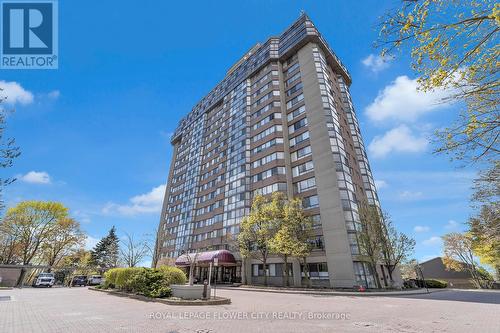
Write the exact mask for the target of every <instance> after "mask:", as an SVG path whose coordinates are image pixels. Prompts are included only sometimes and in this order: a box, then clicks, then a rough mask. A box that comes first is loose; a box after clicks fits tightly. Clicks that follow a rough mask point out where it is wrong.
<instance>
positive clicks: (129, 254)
mask: <svg viewBox="0 0 500 333" xmlns="http://www.w3.org/2000/svg"><path fill="white" fill-rule="evenodd" d="M121 244H122V245H121V247H120V257H121V261H122V262H123V263H124V264H125V265H126V266H127V267H135V266H137V265H138V264H140V263H141V262H142V260H143V259H144V258H146V257H147V256H148V253H149V252H150V248H149V246H148V243H147V241H145V240H139V241H136V240H134V236H133V235H130V234H128V233H125V240H122V242H121Z"/></svg>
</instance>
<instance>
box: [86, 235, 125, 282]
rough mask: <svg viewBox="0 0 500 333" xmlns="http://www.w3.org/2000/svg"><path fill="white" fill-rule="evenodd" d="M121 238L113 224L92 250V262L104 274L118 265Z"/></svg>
mask: <svg viewBox="0 0 500 333" xmlns="http://www.w3.org/2000/svg"><path fill="white" fill-rule="evenodd" d="M118 252H119V240H118V236H116V228H115V227H114V226H113V227H112V228H111V229H110V230H109V232H108V235H107V236H106V237H104V238H102V239H101V240H100V241H99V242H98V243H97V244H96V246H95V247H94V248H93V249H92V251H91V264H92V265H93V266H94V267H96V268H97V269H98V270H99V272H100V273H101V274H102V273H103V272H105V271H107V270H108V269H110V268H115V267H117V266H118Z"/></svg>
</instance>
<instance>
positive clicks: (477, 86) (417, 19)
mask: <svg viewBox="0 0 500 333" xmlns="http://www.w3.org/2000/svg"><path fill="white" fill-rule="evenodd" d="M401 3H402V4H401V7H400V8H398V9H395V10H392V11H389V12H388V13H387V14H386V15H385V16H384V17H383V18H382V21H381V25H380V30H381V31H380V38H379V40H378V41H377V43H376V44H377V46H379V47H382V48H383V50H382V54H383V55H385V54H386V53H391V52H392V51H394V50H402V51H409V52H410V54H411V58H412V67H413V69H414V70H415V71H416V73H417V75H419V87H420V89H421V90H423V91H432V90H435V89H447V90H448V91H450V92H452V93H451V95H450V97H449V98H447V99H446V100H445V101H448V102H450V101H458V102H462V104H461V105H465V106H466V107H465V110H464V111H463V112H462V113H461V114H460V116H459V117H457V118H458V119H457V120H456V122H455V123H454V124H451V125H450V126H449V127H447V128H444V129H443V130H439V131H438V132H437V138H438V140H439V142H440V146H439V148H438V149H437V152H445V153H451V154H452V155H453V156H455V157H456V158H458V159H466V160H472V161H478V160H484V159H489V158H491V159H497V157H498V153H499V151H500V147H499V146H498V143H499V138H500V136H499V134H498V133H499V129H498V127H499V124H500V112H499V109H498V103H499V101H500V98H499V86H500V83H499V80H498V68H499V66H498V57H499V55H500V48H499V44H498V38H499V32H500V4H499V3H497V2H496V1H492V0H473V1H469V2H464V1H449V0H403V1H402V2H401Z"/></svg>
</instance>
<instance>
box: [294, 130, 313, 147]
mask: <svg viewBox="0 0 500 333" xmlns="http://www.w3.org/2000/svg"><path fill="white" fill-rule="evenodd" d="M307 139H309V131H306V132H304V133H302V134H300V135H297V136H296V137H294V138H291V139H290V147H293V146H295V145H298V144H299V143H301V142H303V141H305V140H307Z"/></svg>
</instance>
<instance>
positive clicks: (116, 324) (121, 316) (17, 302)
mask: <svg viewBox="0 0 500 333" xmlns="http://www.w3.org/2000/svg"><path fill="white" fill-rule="evenodd" d="M218 294H220V295H221V296H225V297H230V298H231V299H232V304H230V305H223V306H182V307H179V306H170V305H165V304H160V303H154V302H143V301H138V300H133V299H129V298H125V297H118V296H111V295H108V294H105V293H100V292H96V291H91V290H88V289H87V288H85V287H80V288H43V289H42V288H37V289H33V288H25V289H13V290H0V296H10V298H11V299H10V300H7V299H4V300H1V297H0V332H3V333H7V332H22V333H25V332H200V333H201V332H214V333H215V332H238V333H240V332H270V331H273V332H333V331H337V332H359V331H362V332H381V331H382V332H498V328H499V327H500V292H498V291H454V290H448V291H440V292H436V293H432V294H430V295H411V296H400V297H398V296H393V297H366V296H365V297H360V296H321V295H301V294H276V293H263V292H254V291H252V292H248V291H239V290H227V289H226V290H220V291H218Z"/></svg>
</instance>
